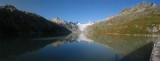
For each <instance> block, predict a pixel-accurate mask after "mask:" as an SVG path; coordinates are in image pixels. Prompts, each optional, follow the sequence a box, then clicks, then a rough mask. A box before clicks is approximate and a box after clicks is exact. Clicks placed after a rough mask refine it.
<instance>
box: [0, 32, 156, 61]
mask: <svg viewBox="0 0 160 61" xmlns="http://www.w3.org/2000/svg"><path fill="white" fill-rule="evenodd" d="M157 39H158V37H144V36H113V35H108V36H99V35H87V37H86V36H85V35H84V34H70V35H68V36H59V37H53V36H52V35H49V34H46V35H25V34H24V35H15V34H14V35H1V41H0V43H1V44H0V61H149V57H150V54H151V50H152V42H153V41H155V40H157Z"/></svg>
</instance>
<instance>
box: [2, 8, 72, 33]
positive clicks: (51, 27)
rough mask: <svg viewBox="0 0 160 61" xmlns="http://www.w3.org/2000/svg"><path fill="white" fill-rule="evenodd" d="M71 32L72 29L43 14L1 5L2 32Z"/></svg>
mask: <svg viewBox="0 0 160 61" xmlns="http://www.w3.org/2000/svg"><path fill="white" fill-rule="evenodd" d="M45 32H52V33H53V34H69V33H70V31H69V30H68V29H66V28H65V27H62V26H60V25H58V24H56V23H53V22H50V21H48V20H47V19H45V18H43V17H42V16H39V15H36V14H35V13H30V12H26V11H20V10H18V9H16V8H15V7H14V6H11V5H6V6H0V33H45Z"/></svg>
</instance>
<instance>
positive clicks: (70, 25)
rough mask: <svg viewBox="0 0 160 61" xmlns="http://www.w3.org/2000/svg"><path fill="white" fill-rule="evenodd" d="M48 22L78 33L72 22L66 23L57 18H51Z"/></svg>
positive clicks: (75, 25) (75, 24)
mask: <svg viewBox="0 0 160 61" xmlns="http://www.w3.org/2000/svg"><path fill="white" fill-rule="evenodd" d="M50 21H51V22H53V23H57V24H59V25H61V26H63V27H65V28H67V29H69V30H70V31H72V32H73V33H75V32H80V30H79V28H78V25H77V23H74V22H71V21H68V22H67V21H64V20H61V19H60V18H58V17H56V18H52V19H51V20H50Z"/></svg>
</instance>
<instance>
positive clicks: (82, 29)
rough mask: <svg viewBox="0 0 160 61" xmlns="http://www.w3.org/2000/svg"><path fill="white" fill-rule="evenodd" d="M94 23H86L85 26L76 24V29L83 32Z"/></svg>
mask: <svg viewBox="0 0 160 61" xmlns="http://www.w3.org/2000/svg"><path fill="white" fill-rule="evenodd" d="M93 24H94V23H93V22H88V23H85V24H82V23H78V24H77V25H78V27H79V29H80V30H81V31H82V32H83V31H84V30H85V29H86V28H87V26H90V25H93Z"/></svg>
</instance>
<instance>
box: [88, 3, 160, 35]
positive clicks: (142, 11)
mask: <svg viewBox="0 0 160 61" xmlns="http://www.w3.org/2000/svg"><path fill="white" fill-rule="evenodd" d="M159 25H160V7H159V6H158V5H156V4H154V3H147V2H142V3H140V4H137V5H135V6H132V7H129V8H125V9H123V10H122V11H121V13H120V14H117V15H114V16H111V17H108V18H106V19H104V20H102V21H100V22H97V23H95V24H93V25H92V26H90V27H88V29H87V30H88V32H89V33H97V34H100V33H101V34H104V33H106V34H107V33H116V34H160V29H159V28H160V26H159Z"/></svg>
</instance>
